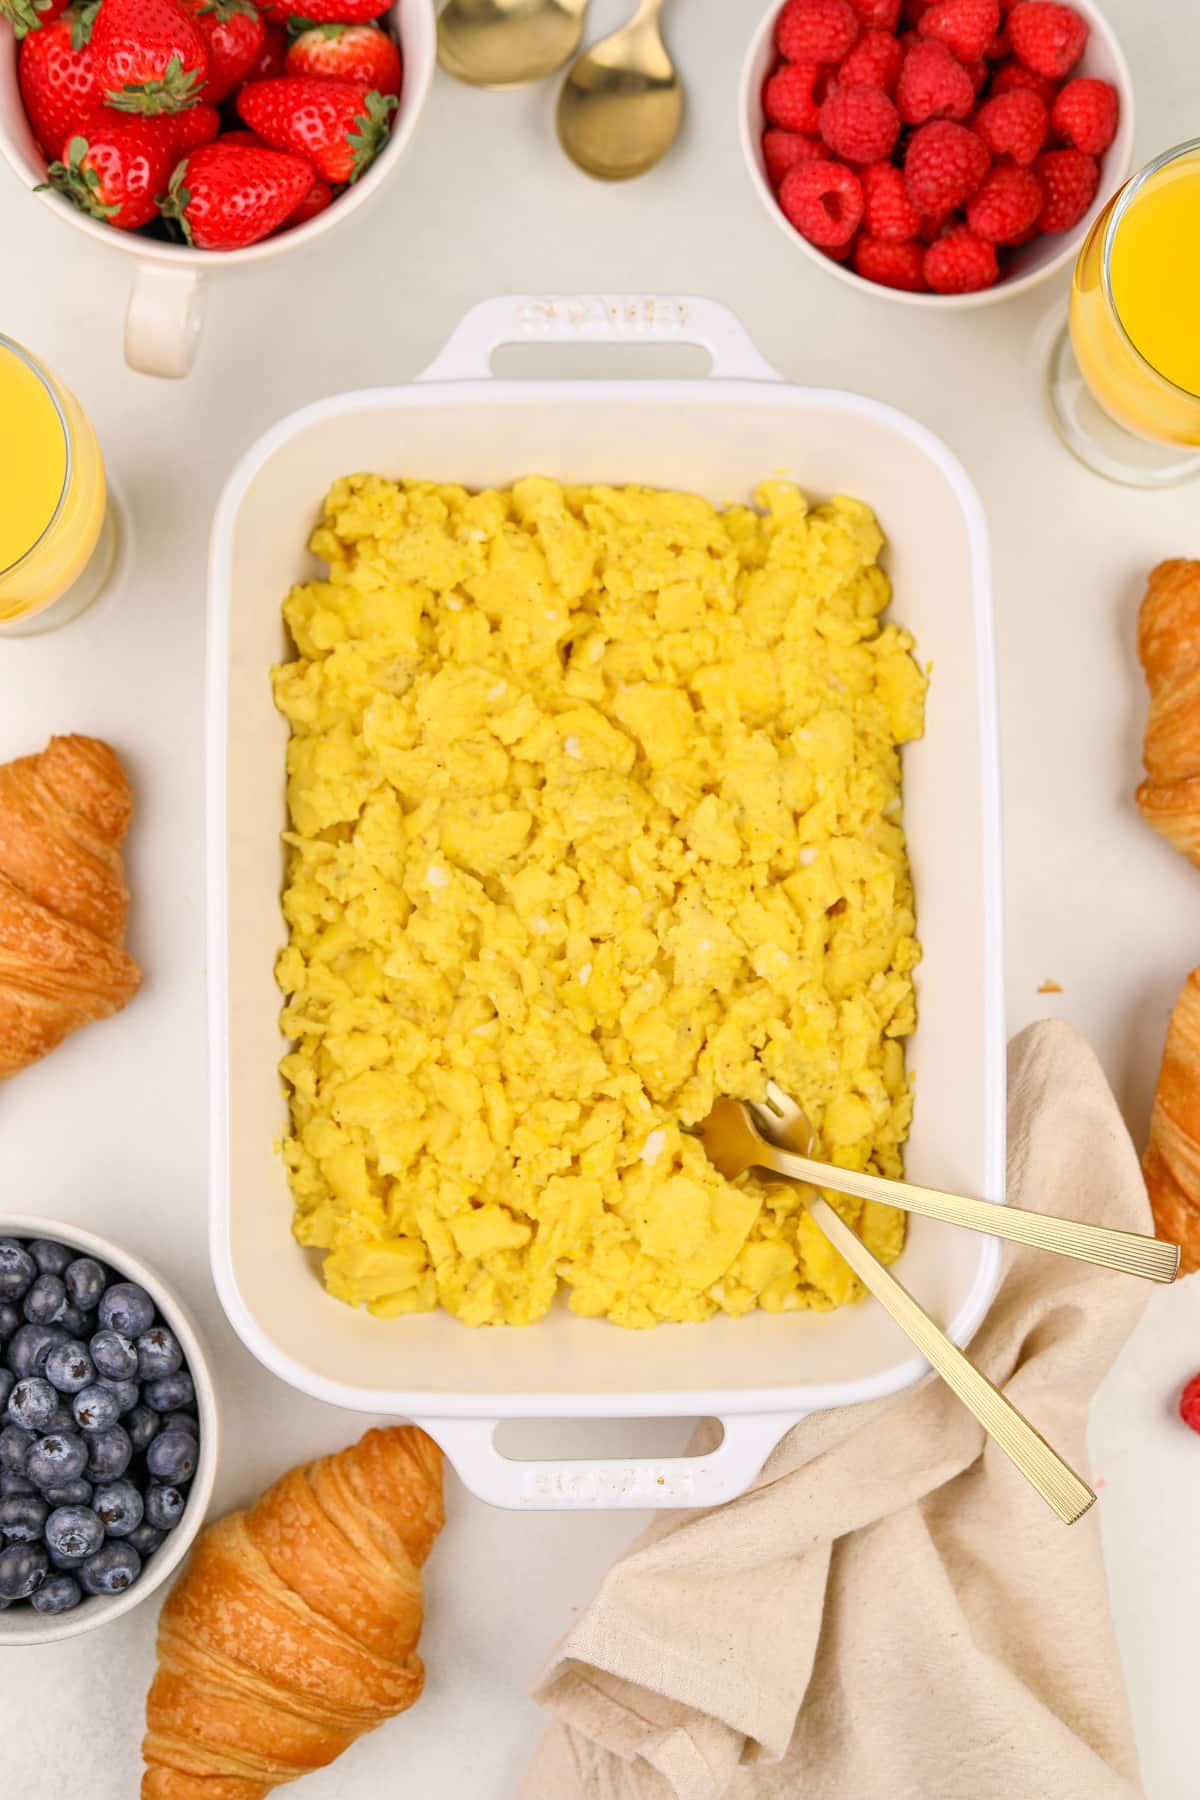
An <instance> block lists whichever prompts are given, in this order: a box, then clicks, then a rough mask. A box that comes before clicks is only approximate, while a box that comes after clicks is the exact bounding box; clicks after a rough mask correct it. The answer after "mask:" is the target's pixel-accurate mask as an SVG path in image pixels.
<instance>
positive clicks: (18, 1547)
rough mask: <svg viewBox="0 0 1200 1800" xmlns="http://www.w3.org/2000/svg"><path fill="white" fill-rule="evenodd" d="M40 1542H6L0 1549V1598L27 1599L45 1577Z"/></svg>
mask: <svg viewBox="0 0 1200 1800" xmlns="http://www.w3.org/2000/svg"><path fill="white" fill-rule="evenodd" d="M46 1570H47V1563H46V1552H45V1551H44V1550H43V1549H42V1547H41V1545H40V1544H7V1545H6V1546H5V1547H4V1549H3V1550H0V1600H28V1598H29V1596H30V1594H35V1593H36V1592H37V1590H38V1589H39V1588H40V1587H41V1585H42V1583H43V1581H45V1579H46Z"/></svg>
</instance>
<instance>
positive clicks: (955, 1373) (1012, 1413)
mask: <svg viewBox="0 0 1200 1800" xmlns="http://www.w3.org/2000/svg"><path fill="white" fill-rule="evenodd" d="M810 1210H811V1213H812V1217H813V1219H814V1220H815V1222H816V1223H817V1224H818V1225H819V1226H820V1228H821V1230H822V1231H823V1232H824V1233H825V1235H826V1237H828V1238H829V1240H830V1241H831V1243H833V1244H834V1246H835V1247H836V1248H837V1249H838V1250H840V1251H841V1253H842V1255H843V1256H844V1257H845V1259H846V1261H847V1262H848V1263H849V1264H850V1267H851V1268H852V1269H853V1270H854V1273H855V1274H856V1275H857V1276H858V1278H859V1280H860V1281H861V1282H862V1284H863V1286H864V1287H866V1288H868V1289H869V1290H870V1292H871V1293H872V1294H874V1296H875V1298H876V1300H878V1302H879V1304H880V1305H881V1306H882V1307H884V1308H885V1310H886V1311H887V1312H889V1313H890V1314H891V1316H892V1318H893V1319H894V1320H895V1321H896V1323H897V1325H899V1327H900V1329H901V1330H902V1331H905V1332H907V1333H908V1335H909V1337H910V1338H911V1339H912V1341H913V1343H914V1344H915V1345H916V1346H917V1349H918V1350H919V1351H920V1352H921V1354H922V1356H923V1357H925V1359H926V1361H927V1362H929V1363H930V1364H931V1365H932V1366H933V1368H934V1369H936V1370H937V1373H938V1374H939V1375H940V1376H941V1378H942V1380H943V1381H944V1382H945V1383H946V1385H947V1387H948V1388H950V1390H951V1391H952V1392H953V1393H955V1394H957V1396H958V1398H959V1399H960V1400H961V1401H962V1403H963V1405H964V1406H965V1407H966V1408H967V1410H968V1411H969V1412H971V1413H973V1414H974V1415H975V1417H976V1418H977V1419H978V1420H979V1423H980V1424H981V1425H982V1426H983V1429H984V1430H985V1431H986V1432H987V1434H988V1436H989V1437H990V1438H992V1439H993V1441H994V1442H995V1443H997V1444H998V1445H999V1446H1000V1448H1001V1450H1003V1452H1004V1454H1005V1455H1006V1456H1007V1457H1008V1458H1009V1460H1010V1461H1011V1462H1013V1463H1015V1464H1016V1466H1017V1468H1018V1469H1020V1471H1021V1473H1022V1475H1024V1477H1025V1479H1026V1481H1028V1482H1029V1483H1030V1484H1031V1486H1033V1487H1034V1488H1036V1489H1037V1491H1038V1493H1039V1494H1040V1495H1041V1496H1042V1499H1043V1500H1045V1501H1046V1503H1047V1505H1049V1506H1051V1507H1053V1509H1054V1511H1055V1512H1056V1513H1057V1514H1058V1516H1059V1518H1060V1519H1061V1520H1062V1521H1063V1523H1064V1524H1066V1525H1073V1524H1074V1523H1075V1521H1076V1519H1080V1518H1082V1517H1083V1515H1084V1513H1085V1512H1086V1511H1087V1509H1088V1507H1089V1506H1091V1505H1092V1504H1093V1503H1094V1501H1095V1498H1096V1496H1095V1494H1094V1493H1093V1492H1092V1490H1091V1488H1090V1487H1089V1486H1088V1485H1087V1483H1086V1482H1085V1481H1081V1480H1080V1479H1079V1476H1078V1475H1076V1473H1075V1471H1074V1470H1073V1469H1071V1468H1069V1467H1068V1465H1067V1464H1066V1463H1065V1462H1064V1461H1063V1459H1062V1457H1061V1456H1060V1455H1059V1454H1058V1452H1057V1450H1054V1449H1052V1448H1051V1446H1050V1445H1049V1444H1048V1443H1047V1442H1046V1440H1045V1438H1044V1437H1043V1436H1042V1434H1041V1433H1040V1432H1039V1431H1035V1430H1034V1428H1033V1426H1032V1425H1031V1424H1030V1423H1029V1420H1028V1419H1026V1418H1025V1417H1024V1416H1023V1414H1021V1413H1019V1412H1018V1411H1017V1409H1016V1407H1015V1406H1014V1405H1013V1404H1012V1402H1011V1401H1010V1400H1006V1399H1005V1398H1004V1395H1003V1394H1002V1393H1001V1392H1000V1390H999V1389H998V1388H997V1387H994V1386H993V1384H992V1383H991V1382H990V1381H989V1380H988V1378H987V1376H986V1375H981V1374H980V1372H979V1370H978V1369H977V1368H976V1367H975V1365H974V1363H972V1362H969V1361H968V1360H967V1358H966V1357H965V1356H964V1355H963V1353H962V1351H961V1350H960V1349H959V1348H958V1345H957V1344H953V1343H951V1341H950V1339H949V1338H948V1337H947V1336H946V1334H945V1332H944V1331H943V1330H942V1329H941V1328H940V1326H937V1325H935V1324H934V1322H933V1320H932V1319H931V1318H930V1316H929V1314H928V1313H927V1312H926V1311H925V1309H924V1307H923V1306H921V1305H919V1304H918V1302H917V1301H916V1300H914V1299H913V1297H912V1295H911V1294H910V1293H909V1291H908V1289H907V1288H906V1287H904V1286H902V1285H901V1283H900V1282H898V1281H897V1280H896V1277H895V1276H894V1275H892V1274H890V1273H889V1271H888V1270H887V1269H885V1268H884V1266H883V1264H882V1263H881V1262H880V1261H879V1260H878V1259H877V1258H876V1257H875V1256H873V1255H872V1254H871V1252H870V1251H869V1250H868V1249H867V1246H866V1245H865V1244H864V1243H863V1241H862V1239H861V1238H859V1237H856V1235H855V1234H854V1232H853V1231H851V1229H850V1227H849V1226H848V1225H847V1224H846V1223H845V1221H844V1220H843V1219H840V1218H839V1217H838V1215H837V1213H835V1212H834V1210H833V1208H832V1206H830V1205H829V1204H828V1202H827V1201H825V1200H822V1199H821V1198H820V1196H819V1195H818V1196H816V1197H815V1198H814V1200H813V1202H812V1207H811V1209H810Z"/></svg>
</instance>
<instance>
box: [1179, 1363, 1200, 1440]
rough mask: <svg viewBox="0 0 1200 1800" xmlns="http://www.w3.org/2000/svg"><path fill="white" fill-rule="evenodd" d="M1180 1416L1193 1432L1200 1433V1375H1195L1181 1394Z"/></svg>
mask: <svg viewBox="0 0 1200 1800" xmlns="http://www.w3.org/2000/svg"><path fill="white" fill-rule="evenodd" d="M1179 1416H1180V1418H1181V1419H1182V1420H1183V1422H1184V1424H1185V1425H1190V1426H1191V1428H1192V1430H1193V1431H1200V1375H1193V1376H1192V1379H1191V1380H1190V1381H1189V1382H1188V1384H1187V1386H1186V1387H1185V1388H1184V1390H1183V1392H1182V1394H1180V1396H1179Z"/></svg>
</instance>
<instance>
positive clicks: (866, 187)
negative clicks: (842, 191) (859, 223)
mask: <svg viewBox="0 0 1200 1800" xmlns="http://www.w3.org/2000/svg"><path fill="white" fill-rule="evenodd" d="M862 187H863V229H864V231H865V232H866V233H867V235H868V237H872V238H875V239H876V240H878V241H879V242H882V243H885V244H897V243H903V241H904V239H905V238H912V237H916V235H917V233H918V232H919V231H920V229H921V215H920V214H919V213H918V211H917V209H916V207H915V206H914V205H913V203H912V201H911V200H910V199H909V197H908V189H907V188H906V187H905V185H904V177H903V175H902V174H901V173H900V171H899V169H897V168H895V167H894V166H893V164H891V163H890V162H877V163H872V164H871V165H870V167H869V168H866V169H864V170H863V172H862Z"/></svg>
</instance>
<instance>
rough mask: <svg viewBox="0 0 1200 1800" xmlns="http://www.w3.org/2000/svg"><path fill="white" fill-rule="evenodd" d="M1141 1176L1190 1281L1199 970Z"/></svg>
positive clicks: (1172, 1042) (1197, 1157)
mask: <svg viewBox="0 0 1200 1800" xmlns="http://www.w3.org/2000/svg"><path fill="white" fill-rule="evenodd" d="M1142 1171H1143V1173H1144V1175H1145V1177H1146V1187H1147V1189H1148V1190H1149V1194H1150V1205H1151V1207H1152V1208H1153V1210H1154V1224H1155V1228H1156V1229H1157V1231H1158V1233H1159V1236H1160V1237H1165V1238H1171V1239H1172V1240H1173V1241H1174V1242H1175V1243H1177V1244H1178V1245H1179V1247H1180V1249H1181V1250H1182V1252H1183V1255H1182V1258H1181V1260H1180V1264H1179V1267H1180V1272H1181V1273H1182V1274H1184V1275H1190V1274H1191V1273H1192V1271H1193V1270H1194V1269H1198V1268H1200V969H1193V970H1192V972H1191V974H1190V975H1189V976H1188V978H1187V981H1186V982H1185V983H1184V988H1183V992H1182V994H1180V996H1179V999H1178V1001H1177V1003H1176V1006H1175V1011H1174V1012H1173V1013H1172V1014H1171V1023H1170V1025H1169V1026H1168V1028H1167V1044H1166V1049H1165V1050H1164V1051H1163V1060H1162V1068H1161V1070H1160V1071H1159V1076H1158V1089H1157V1092H1156V1093H1155V1096H1154V1111H1153V1113H1152V1114H1151V1116H1150V1144H1149V1147H1148V1148H1147V1151H1146V1154H1145V1156H1144V1157H1143V1158H1142Z"/></svg>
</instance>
